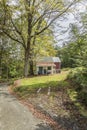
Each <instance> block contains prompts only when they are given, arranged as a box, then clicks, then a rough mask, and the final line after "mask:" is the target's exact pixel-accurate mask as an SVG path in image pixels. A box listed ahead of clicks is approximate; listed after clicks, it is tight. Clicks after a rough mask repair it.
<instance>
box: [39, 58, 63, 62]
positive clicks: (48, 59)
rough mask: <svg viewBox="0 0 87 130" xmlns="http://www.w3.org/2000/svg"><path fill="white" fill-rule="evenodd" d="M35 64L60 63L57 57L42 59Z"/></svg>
mask: <svg viewBox="0 0 87 130" xmlns="http://www.w3.org/2000/svg"><path fill="white" fill-rule="evenodd" d="M37 62H41V63H44V62H45V63H49V62H51V63H54V62H61V61H60V59H59V57H42V58H40V59H38V61H37Z"/></svg>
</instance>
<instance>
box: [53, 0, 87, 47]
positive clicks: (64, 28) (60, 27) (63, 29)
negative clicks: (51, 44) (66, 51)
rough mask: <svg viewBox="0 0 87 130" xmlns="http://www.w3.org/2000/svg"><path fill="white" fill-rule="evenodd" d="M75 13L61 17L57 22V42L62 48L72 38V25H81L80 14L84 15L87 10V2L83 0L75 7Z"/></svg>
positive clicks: (55, 33)
mask: <svg viewBox="0 0 87 130" xmlns="http://www.w3.org/2000/svg"><path fill="white" fill-rule="evenodd" d="M72 8H74V12H73V13H72V12H71V13H68V14H66V16H65V17H63V18H62V17H61V18H60V19H59V20H58V21H56V24H55V29H54V35H55V39H56V41H57V45H59V46H62V45H63V44H66V43H67V42H68V41H69V38H70V35H69V34H70V25H71V24H74V23H76V24H77V25H80V24H81V22H80V13H84V12H85V11H86V9H87V0H83V1H82V2H81V3H79V4H76V5H75V6H73V7H72Z"/></svg>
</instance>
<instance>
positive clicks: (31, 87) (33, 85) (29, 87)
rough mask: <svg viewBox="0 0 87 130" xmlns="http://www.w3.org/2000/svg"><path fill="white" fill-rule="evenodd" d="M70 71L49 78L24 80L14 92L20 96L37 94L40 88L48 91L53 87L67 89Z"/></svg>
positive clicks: (41, 77) (40, 77) (38, 77)
mask: <svg viewBox="0 0 87 130" xmlns="http://www.w3.org/2000/svg"><path fill="white" fill-rule="evenodd" d="M67 75H68V71H63V72H61V73H59V74H55V75H48V76H36V77H32V78H24V79H21V80H20V86H18V87H15V88H14V91H15V92H18V94H19V95H20V96H24V95H27V94H29V93H32V92H36V91H37V90H38V89H39V88H42V89H44V88H45V89H46V88H49V87H51V89H54V88H56V87H58V86H59V87H65V86H67V85H68V83H67V81H65V79H66V78H67Z"/></svg>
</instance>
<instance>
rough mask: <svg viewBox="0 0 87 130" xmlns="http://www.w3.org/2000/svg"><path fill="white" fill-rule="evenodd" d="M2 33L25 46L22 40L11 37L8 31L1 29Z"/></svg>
mask: <svg viewBox="0 0 87 130" xmlns="http://www.w3.org/2000/svg"><path fill="white" fill-rule="evenodd" d="M3 33H4V34H5V35H7V36H8V37H9V38H11V39H12V40H13V41H16V42H18V43H20V44H21V45H22V46H23V47H24V48H26V47H25V45H24V44H23V42H21V41H19V40H18V39H16V38H14V37H12V36H11V35H10V34H9V33H7V32H6V31H5V30H3Z"/></svg>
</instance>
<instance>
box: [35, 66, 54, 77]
mask: <svg viewBox="0 0 87 130" xmlns="http://www.w3.org/2000/svg"><path fill="white" fill-rule="evenodd" d="M36 67H37V74H39V75H47V74H55V73H56V65H55V64H40V65H37V66H36Z"/></svg>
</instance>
